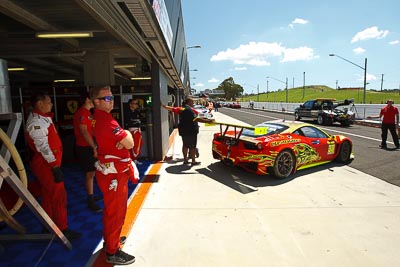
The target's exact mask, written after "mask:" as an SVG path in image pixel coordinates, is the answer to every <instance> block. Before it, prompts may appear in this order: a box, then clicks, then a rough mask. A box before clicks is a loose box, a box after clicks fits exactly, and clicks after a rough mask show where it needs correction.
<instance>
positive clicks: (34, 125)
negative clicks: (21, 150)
mask: <svg viewBox="0 0 400 267" xmlns="http://www.w3.org/2000/svg"><path fill="white" fill-rule="evenodd" d="M31 103H32V106H33V110H32V112H31V113H30V114H29V116H28V119H27V122H26V129H27V140H28V145H29V148H30V149H31V150H32V152H33V156H32V158H31V161H30V167H31V170H32V173H33V174H34V175H35V176H36V177H37V179H38V181H39V183H40V190H41V196H42V202H41V205H42V207H43V209H44V210H45V211H46V213H47V214H48V215H49V217H50V218H51V219H52V220H53V221H54V223H55V224H56V225H57V227H58V228H59V229H60V230H61V231H62V232H63V234H64V235H65V237H67V238H68V239H69V240H70V241H72V240H75V239H78V238H79V237H80V236H81V234H80V233H78V232H75V231H73V230H71V229H69V228H68V222H67V192H66V191H65V187H64V175H63V172H62V170H61V160H62V149H63V148H62V143H61V139H60V137H59V135H58V133H57V130H56V127H55V126H54V124H53V120H52V117H53V114H52V113H50V112H51V109H52V107H53V104H52V102H51V98H50V96H48V95H47V94H43V93H37V94H35V95H33V96H32V98H31Z"/></svg>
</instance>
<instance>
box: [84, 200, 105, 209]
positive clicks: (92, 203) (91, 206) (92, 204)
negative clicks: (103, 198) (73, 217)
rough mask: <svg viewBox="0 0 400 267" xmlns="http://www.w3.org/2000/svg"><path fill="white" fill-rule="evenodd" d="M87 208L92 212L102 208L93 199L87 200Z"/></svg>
mask: <svg viewBox="0 0 400 267" xmlns="http://www.w3.org/2000/svg"><path fill="white" fill-rule="evenodd" d="M87 204H88V208H89V209H90V210H91V211H93V212H101V211H102V210H103V209H102V208H100V207H99V205H97V204H96V202H95V201H94V200H88V203H87Z"/></svg>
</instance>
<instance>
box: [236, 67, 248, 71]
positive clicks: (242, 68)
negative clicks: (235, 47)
mask: <svg viewBox="0 0 400 267" xmlns="http://www.w3.org/2000/svg"><path fill="white" fill-rule="evenodd" d="M235 70H247V68H246V67H235Z"/></svg>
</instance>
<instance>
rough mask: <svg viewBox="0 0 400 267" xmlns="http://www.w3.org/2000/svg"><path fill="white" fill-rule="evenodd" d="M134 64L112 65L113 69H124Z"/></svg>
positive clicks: (132, 66)
mask: <svg viewBox="0 0 400 267" xmlns="http://www.w3.org/2000/svg"><path fill="white" fill-rule="evenodd" d="M134 67H136V65H135V64H116V65H114V69H124V68H134Z"/></svg>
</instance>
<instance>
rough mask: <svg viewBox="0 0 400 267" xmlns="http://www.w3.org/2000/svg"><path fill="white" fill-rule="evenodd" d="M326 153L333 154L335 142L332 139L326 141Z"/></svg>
mask: <svg viewBox="0 0 400 267" xmlns="http://www.w3.org/2000/svg"><path fill="white" fill-rule="evenodd" d="M327 143H328V155H333V154H335V147H336V146H335V142H334V141H328V142H327Z"/></svg>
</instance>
